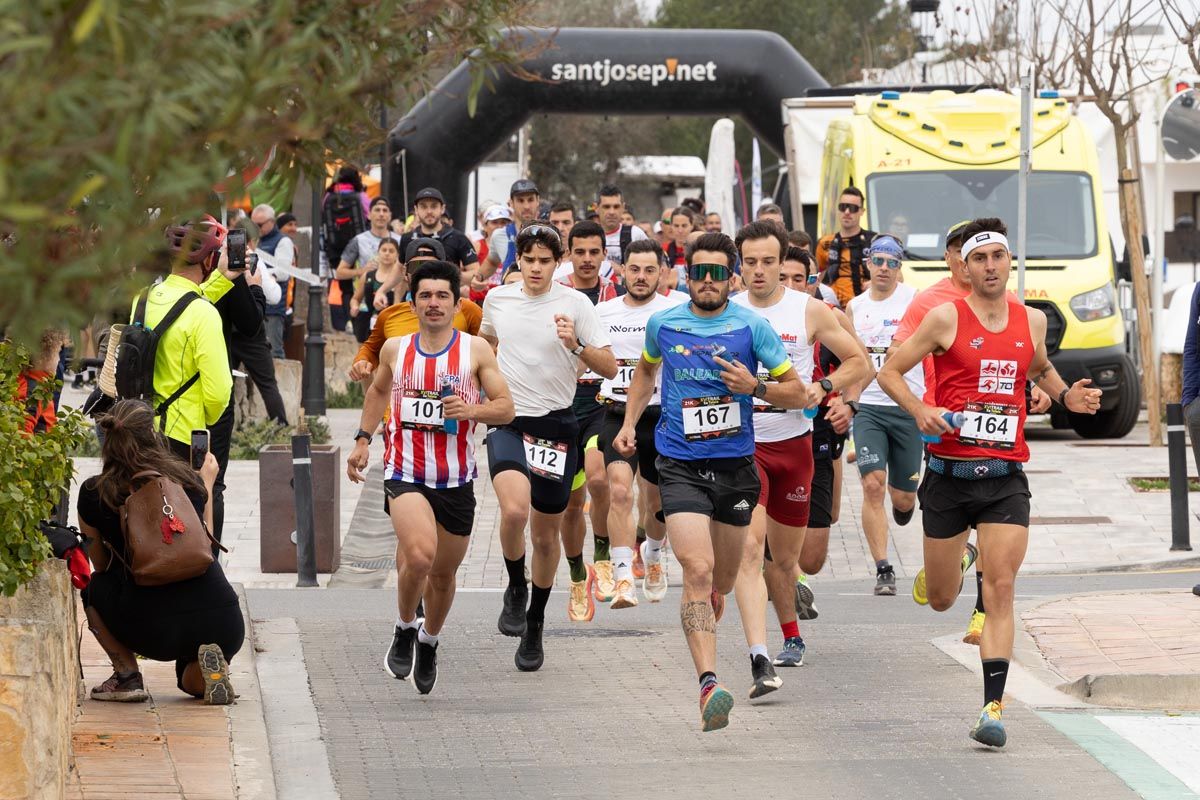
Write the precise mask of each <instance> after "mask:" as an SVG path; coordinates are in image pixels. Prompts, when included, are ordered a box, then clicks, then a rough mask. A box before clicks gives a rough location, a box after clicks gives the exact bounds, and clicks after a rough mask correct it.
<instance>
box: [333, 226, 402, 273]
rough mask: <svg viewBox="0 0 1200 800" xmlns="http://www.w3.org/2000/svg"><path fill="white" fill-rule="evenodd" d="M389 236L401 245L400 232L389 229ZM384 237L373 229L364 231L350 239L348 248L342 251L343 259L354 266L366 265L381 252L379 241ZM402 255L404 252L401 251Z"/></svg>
mask: <svg viewBox="0 0 1200 800" xmlns="http://www.w3.org/2000/svg"><path fill="white" fill-rule="evenodd" d="M387 238H390V239H395V240H396V245H397V246H399V245H400V234H398V233H396V232H394V231H390V230H389V231H388V234H387ZM383 239H384V237H382V236H376V235H375V234H374V233H372V232H371V229H370V228H368V229H367V230H365V231H363V232H362V233H360V234H358V235H357V236H355V237H354V238H353V239H351V240H350V244H348V245H346V249H345V250H343V251H342V261H345V262H346V263H347V264H349V265H350V266H352V267H365V266H366V265H367V262H368V261H370V260H371V259H372V258H374V257H375V256H376V255H378V254H379V243H380V242H382V241H383ZM400 255H401V256H403V255H404V254H403V253H401V254H400Z"/></svg>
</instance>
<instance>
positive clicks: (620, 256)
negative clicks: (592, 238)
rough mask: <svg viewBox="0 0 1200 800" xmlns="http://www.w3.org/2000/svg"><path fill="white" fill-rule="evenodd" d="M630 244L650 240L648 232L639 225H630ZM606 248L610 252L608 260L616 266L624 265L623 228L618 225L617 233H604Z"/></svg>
mask: <svg viewBox="0 0 1200 800" xmlns="http://www.w3.org/2000/svg"><path fill="white" fill-rule="evenodd" d="M629 227H630V238H629V243H630V244H633V243H634V242H636V241H638V240H639V239H649V238H650V237H649V236H647V235H646V232H645V231H644V230H642V229H641V228H639V227H638V226H637V225H630V226H629ZM604 248H605V250H607V251H608V260H609V261H611V262H613V263H614V264H624V263H625V254H624V253H622V252H621V226H620V225H618V226H617V229H616V230H615V231H605V232H604Z"/></svg>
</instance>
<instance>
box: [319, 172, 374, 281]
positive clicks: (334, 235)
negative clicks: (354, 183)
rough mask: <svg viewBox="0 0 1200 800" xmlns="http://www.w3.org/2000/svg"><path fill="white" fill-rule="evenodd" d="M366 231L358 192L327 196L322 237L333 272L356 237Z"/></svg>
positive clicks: (331, 193) (336, 192)
mask: <svg viewBox="0 0 1200 800" xmlns="http://www.w3.org/2000/svg"><path fill="white" fill-rule="evenodd" d="M366 229H367V223H366V221H365V220H364V219H363V209H362V198H361V197H359V193H358V192H355V191H334V192H330V193H329V194H328V195H327V196H326V198H325V207H324V208H323V209H322V210H321V235H322V236H324V237H325V256H326V257H327V258H328V259H329V268H330V269H331V270H332V269H335V268H336V267H337V264H338V259H340V258H341V257H342V252H343V251H344V250H345V249H346V247H347V246H348V245H349V244H350V242H351V241H353V239H354V237H355V236H358V235H359V234H360V233H362V232H363V231H365V230H366Z"/></svg>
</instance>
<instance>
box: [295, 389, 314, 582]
mask: <svg viewBox="0 0 1200 800" xmlns="http://www.w3.org/2000/svg"><path fill="white" fill-rule="evenodd" d="M303 413H304V412H303V411H301V417H300V420H301V421H300V427H299V428H298V429H297V431H296V433H294V434H292V495H293V497H294V498H295V503H296V586H298V587H308V586H317V585H318V584H317V545H316V534H315V532H314V528H313V486H312V437H310V436H309V433H308V428H307V427H306V426H305V425H304V416H303Z"/></svg>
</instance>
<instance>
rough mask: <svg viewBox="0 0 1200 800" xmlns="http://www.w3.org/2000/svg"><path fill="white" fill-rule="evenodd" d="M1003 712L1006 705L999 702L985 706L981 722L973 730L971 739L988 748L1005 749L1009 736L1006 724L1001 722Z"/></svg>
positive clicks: (980, 717) (995, 701)
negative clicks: (1005, 729) (1005, 730)
mask: <svg viewBox="0 0 1200 800" xmlns="http://www.w3.org/2000/svg"><path fill="white" fill-rule="evenodd" d="M1003 711H1004V704H1003V703H1001V702H1000V701H999V700H993V701H992V702H990V703H988V704H987V705H986V706H984V707H983V711H982V713H980V715H979V722H976V723H975V727H974V728H971V738H972V739H974V740H975V741H977V742H979V743H980V744H986V745H987V746H988V747H1004V743H1005V742H1007V741H1008V734H1006V733H1005V732H1004V723H1003V722H1001V721H1000V714H1001V712H1003Z"/></svg>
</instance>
